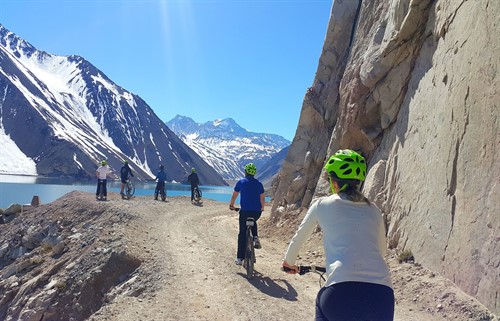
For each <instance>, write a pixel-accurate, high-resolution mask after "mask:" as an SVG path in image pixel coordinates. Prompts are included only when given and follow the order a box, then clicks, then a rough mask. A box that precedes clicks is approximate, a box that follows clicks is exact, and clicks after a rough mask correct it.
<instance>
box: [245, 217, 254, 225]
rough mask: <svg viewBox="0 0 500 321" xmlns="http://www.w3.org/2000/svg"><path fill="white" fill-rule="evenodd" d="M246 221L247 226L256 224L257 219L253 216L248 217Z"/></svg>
mask: <svg viewBox="0 0 500 321" xmlns="http://www.w3.org/2000/svg"><path fill="white" fill-rule="evenodd" d="M246 223H247V226H253V225H254V224H255V219H254V218H253V217H247V219H246Z"/></svg>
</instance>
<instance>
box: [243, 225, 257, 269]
mask: <svg viewBox="0 0 500 321" xmlns="http://www.w3.org/2000/svg"><path fill="white" fill-rule="evenodd" d="M254 225H255V219H254V218H253V217H249V218H247V219H246V226H247V229H246V233H245V236H246V242H245V243H246V245H245V259H244V261H243V266H244V267H245V269H246V271H247V278H248V279H251V278H252V277H253V267H254V264H255V262H256V260H255V242H254V240H253V235H252V227H253V226H254Z"/></svg>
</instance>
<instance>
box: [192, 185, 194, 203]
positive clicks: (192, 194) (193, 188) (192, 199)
mask: <svg viewBox="0 0 500 321" xmlns="http://www.w3.org/2000/svg"><path fill="white" fill-rule="evenodd" d="M193 200H194V185H191V202H192V201H193Z"/></svg>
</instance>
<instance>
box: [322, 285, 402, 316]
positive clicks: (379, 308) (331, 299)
mask: <svg viewBox="0 0 500 321" xmlns="http://www.w3.org/2000/svg"><path fill="white" fill-rule="evenodd" d="M393 319H394V291H393V290H392V289H391V288H390V287H388V286H385V285H380V284H374V283H366V282H342V283H337V284H333V285H330V286H328V287H326V288H322V289H321V290H320V291H319V293H318V296H317V298H316V321H393Z"/></svg>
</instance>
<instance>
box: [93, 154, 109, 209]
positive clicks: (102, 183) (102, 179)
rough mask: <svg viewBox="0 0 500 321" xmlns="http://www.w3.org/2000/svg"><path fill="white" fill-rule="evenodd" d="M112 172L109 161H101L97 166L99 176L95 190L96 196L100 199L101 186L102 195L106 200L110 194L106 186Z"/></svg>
mask: <svg viewBox="0 0 500 321" xmlns="http://www.w3.org/2000/svg"><path fill="white" fill-rule="evenodd" d="M109 173H110V170H109V167H108V163H107V162H106V161H104V160H103V161H102V162H101V166H99V168H97V170H96V172H95V174H96V176H97V191H96V192H95V198H96V199H99V195H100V194H101V188H102V196H103V197H104V200H107V196H108V189H107V187H106V183H107V181H108V180H107V178H108V175H109Z"/></svg>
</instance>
